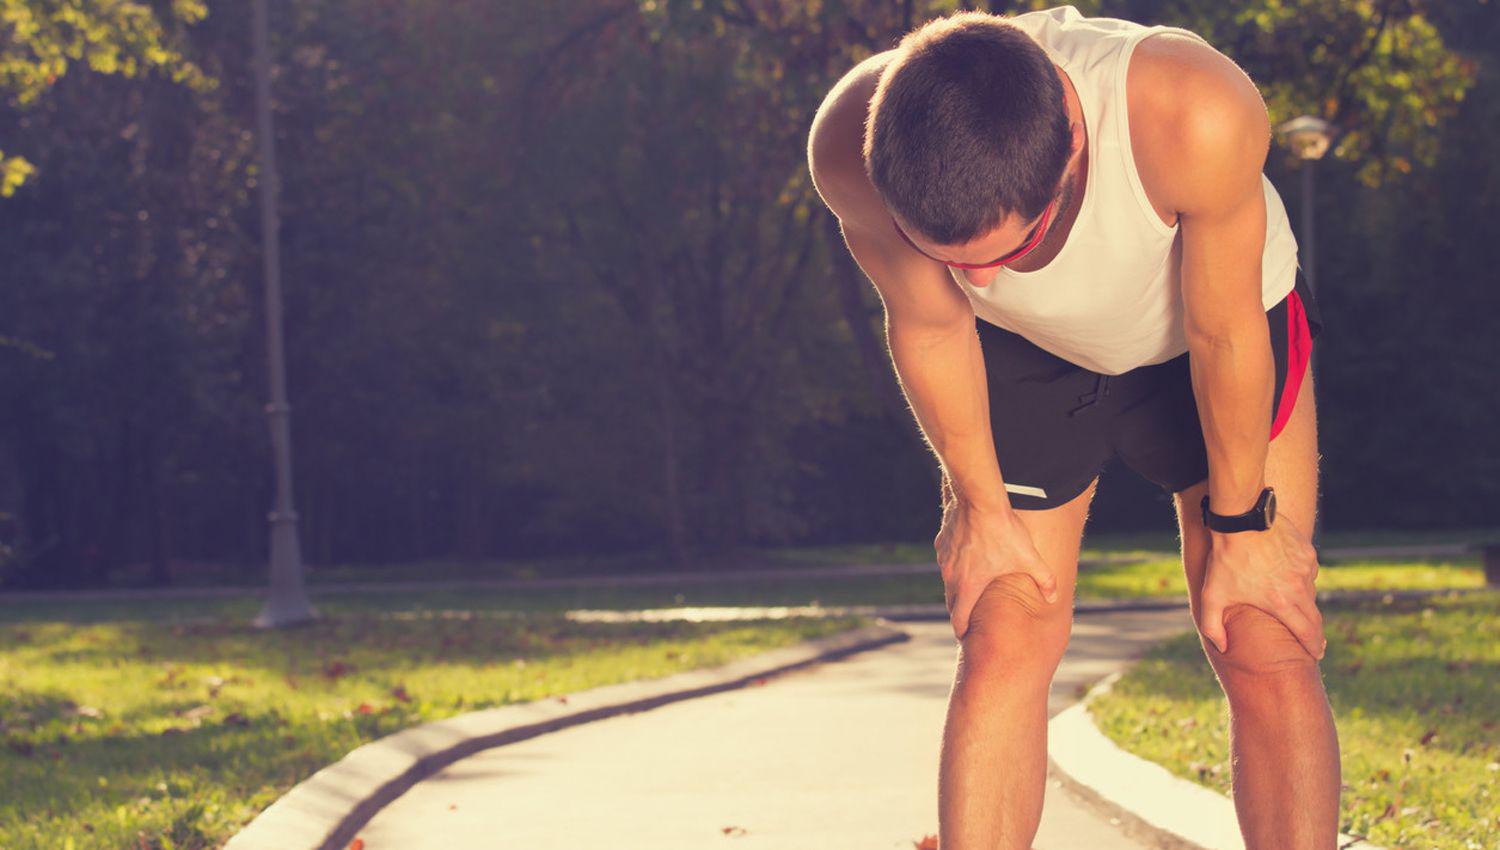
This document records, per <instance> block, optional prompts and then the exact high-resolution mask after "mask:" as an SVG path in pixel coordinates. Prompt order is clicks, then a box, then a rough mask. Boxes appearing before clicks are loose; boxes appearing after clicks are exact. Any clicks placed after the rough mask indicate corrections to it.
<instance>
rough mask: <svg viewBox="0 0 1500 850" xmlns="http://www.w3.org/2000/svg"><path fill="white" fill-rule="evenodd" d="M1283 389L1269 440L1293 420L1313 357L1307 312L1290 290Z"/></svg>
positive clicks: (1287, 304) (1287, 303) (1287, 301)
mask: <svg viewBox="0 0 1500 850" xmlns="http://www.w3.org/2000/svg"><path fill="white" fill-rule="evenodd" d="M1286 322H1287V331H1286V332H1287V338H1286V386H1285V387H1283V388H1282V391H1281V405H1280V406H1279V407H1278V408H1277V409H1276V420H1275V421H1274V422H1272V423H1271V439H1273V440H1274V439H1276V435H1277V434H1280V433H1281V429H1282V428H1284V427H1286V423H1287V420H1289V419H1291V418H1292V405H1294V404H1296V403H1297V390H1298V389H1300V388H1301V386H1302V373H1303V372H1304V371H1306V369H1307V361H1308V358H1309V356H1310V355H1311V354H1312V331H1311V330H1309V328H1308V327H1307V312H1306V311H1305V310H1304V309H1303V308H1302V296H1300V295H1298V294H1297V290H1295V289H1293V290H1292V291H1291V293H1290V294H1289V295H1287V298H1286Z"/></svg>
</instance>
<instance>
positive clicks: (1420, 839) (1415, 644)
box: [1093, 573, 1500, 850]
mask: <svg viewBox="0 0 1500 850" xmlns="http://www.w3.org/2000/svg"><path fill="white" fill-rule="evenodd" d="M1318 583H1319V585H1320V586H1321V585H1322V583H1323V574H1322V573H1320V575H1319V580H1318ZM1320 610H1322V612H1323V619H1324V631H1325V634H1326V635H1327V637H1328V652H1327V655H1326V656H1325V657H1324V659H1323V663H1322V670H1323V678H1324V682H1325V686H1326V688H1327V690H1328V697H1329V702H1330V703H1331V704H1332V706H1333V710H1334V717H1335V720H1336V722H1337V724H1338V730H1339V743H1340V750H1341V753H1342V765H1343V782H1344V788H1343V796H1342V810H1341V813H1340V827H1339V828H1340V829H1341V830H1342V831H1344V832H1345V833H1348V834H1350V835H1363V836H1366V837H1368V838H1369V840H1370V841H1371V842H1373V843H1375V844H1378V845H1381V846H1385V847H1392V848H1396V847H1413V848H1415V847H1421V848H1423V850H1428V848H1434V850H1475V848H1492V847H1495V846H1496V844H1495V843H1494V838H1495V836H1496V835H1497V834H1500V729H1497V726H1500V591H1496V592H1493V593H1482V594H1466V595H1464V596H1461V597H1460V596H1453V597H1435V598H1432V599H1428V600H1416V601H1402V600H1393V601H1392V602H1389V603H1383V602H1380V601H1373V602H1360V603H1350V604H1341V605H1337V606H1335V605H1325V606H1320ZM1227 712H1228V705H1227V702H1226V701H1225V699H1224V697H1223V694H1222V693H1221V691H1220V690H1219V687H1218V684H1217V683H1216V682H1215V680H1214V675H1213V670H1212V668H1210V667H1209V665H1208V661H1207V659H1206V658H1204V656H1203V652H1202V650H1201V648H1200V647H1199V644H1198V639H1197V636H1196V634H1193V633H1188V634H1185V635H1182V636H1181V637H1179V638H1176V639H1173V640H1170V641H1167V642H1166V643H1164V644H1162V645H1161V646H1159V647H1157V648H1156V649H1155V650H1153V652H1152V653H1151V654H1150V655H1149V656H1147V657H1146V658H1145V659H1144V660H1142V661H1141V662H1140V663H1139V664H1138V665H1136V666H1135V667H1133V668H1132V669H1131V670H1130V671H1129V672H1127V673H1126V674H1125V675H1124V676H1123V677H1121V678H1120V680H1119V681H1118V682H1117V683H1116V684H1115V686H1114V688H1113V689H1112V690H1111V691H1110V692H1109V693H1106V694H1103V695H1101V696H1100V697H1099V698H1098V699H1097V701H1096V703H1095V704H1094V705H1093V713H1094V717H1095V718H1096V721H1097V722H1098V724H1099V727H1100V729H1102V730H1103V731H1104V733H1105V734H1106V735H1108V736H1109V737H1110V738H1112V739H1113V740H1114V741H1115V742H1116V743H1118V744H1119V745H1120V746H1121V747H1124V748H1125V749H1127V750H1129V751H1131V752H1134V753H1136V754H1138V755H1140V756H1142V757H1144V758H1147V759H1150V760H1152V761H1155V762H1158V763H1160V764H1162V765H1163V766H1165V767H1167V768H1168V769H1169V770H1171V771H1172V772H1173V773H1176V774H1177V775H1179V776H1183V777H1186V778H1188V779H1191V780H1194V781H1196V782H1199V783H1201V784H1203V785H1206V786H1208V787H1210V788H1213V789H1215V790H1218V791H1220V792H1222V793H1225V794H1228V793H1229V787H1230V777H1229V754H1228V744H1227V737H1226V736H1227V730H1228V725H1227V722H1228V714H1227Z"/></svg>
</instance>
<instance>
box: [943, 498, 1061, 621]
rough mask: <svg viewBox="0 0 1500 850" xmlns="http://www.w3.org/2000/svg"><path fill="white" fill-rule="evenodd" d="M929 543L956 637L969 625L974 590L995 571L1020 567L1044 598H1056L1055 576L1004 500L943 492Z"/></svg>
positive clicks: (1016, 570) (976, 593)
mask: <svg viewBox="0 0 1500 850" xmlns="http://www.w3.org/2000/svg"><path fill="white" fill-rule="evenodd" d="M933 545H934V548H935V549H936V550H937V561H938V569H939V571H940V572H941V573H942V576H943V587H944V596H945V597H946V599H947V604H948V616H949V619H951V620H952V623H953V634H954V636H955V637H957V638H958V639H959V640H963V637H964V635H965V634H966V633H967V632H968V631H969V615H970V614H971V613H972V612H973V610H974V604H975V603H976V602H978V601H979V596H980V594H981V593H983V592H984V589H985V588H986V587H987V586H989V583H990V582H991V581H993V580H994V579H995V578H996V577H998V576H1002V575H1005V574H1007V573H1026V574H1027V575H1030V576H1031V577H1032V579H1033V580H1034V581H1035V582H1036V585H1037V588H1038V589H1039V590H1041V592H1042V596H1043V597H1045V598H1046V600H1047V601H1048V602H1056V601H1057V577H1056V576H1055V575H1053V574H1052V570H1051V569H1049V568H1048V567H1047V565H1046V563H1044V562H1043V561H1042V556H1041V555H1040V554H1038V553H1037V551H1036V546H1035V545H1034V544H1033V543H1032V541H1031V533H1030V532H1028V531H1027V530H1026V526H1025V525H1023V524H1022V523H1021V521H1020V519H1018V518H1017V517H1016V514H1015V511H1014V510H1013V509H1011V508H1010V507H1009V506H1006V507H1003V508H979V507H976V506H974V505H972V504H969V503H966V502H964V501H962V500H959V499H954V498H948V497H947V496H946V494H945V500H944V504H943V523H942V527H941V528H940V529H939V530H938V534H937V537H936V538H935V539H934V540H933Z"/></svg>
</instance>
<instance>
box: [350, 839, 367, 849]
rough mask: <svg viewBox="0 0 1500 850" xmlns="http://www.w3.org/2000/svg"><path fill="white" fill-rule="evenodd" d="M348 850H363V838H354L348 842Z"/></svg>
mask: <svg viewBox="0 0 1500 850" xmlns="http://www.w3.org/2000/svg"><path fill="white" fill-rule="evenodd" d="M349 850H365V840H364V839H363V838H356V839H354V840H353V841H351V842H349Z"/></svg>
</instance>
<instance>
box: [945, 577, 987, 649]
mask: <svg viewBox="0 0 1500 850" xmlns="http://www.w3.org/2000/svg"><path fill="white" fill-rule="evenodd" d="M979 590H980V588H977V587H975V586H974V582H972V581H969V582H962V583H960V584H959V586H958V590H957V591H956V592H955V593H954V594H953V604H952V605H951V606H949V608H948V617H949V619H950V620H952V622H953V636H954V637H955V638H957V639H959V640H963V639H964V635H965V634H967V633H968V631H969V614H970V613H972V612H973V609H974V603H975V602H976V601H978V597H979Z"/></svg>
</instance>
